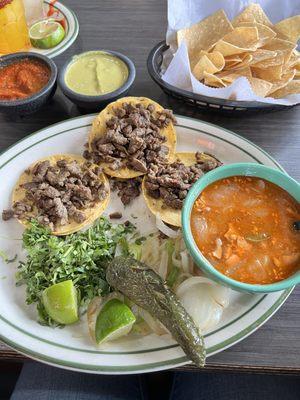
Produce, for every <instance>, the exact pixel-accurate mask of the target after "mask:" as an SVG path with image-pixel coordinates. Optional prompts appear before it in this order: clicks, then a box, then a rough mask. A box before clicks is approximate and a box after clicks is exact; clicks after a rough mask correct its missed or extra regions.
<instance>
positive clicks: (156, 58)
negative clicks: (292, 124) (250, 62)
mask: <svg viewBox="0 0 300 400" xmlns="http://www.w3.org/2000/svg"><path fill="white" fill-rule="evenodd" d="M168 48H169V46H168V45H167V44H166V42H165V41H163V42H160V43H158V44H157V45H156V46H155V47H153V49H152V50H151V51H150V53H149V56H148V59H147V68H148V72H149V75H150V76H151V78H152V79H153V80H154V82H156V83H157V84H158V85H159V86H160V87H161V88H162V90H163V91H164V92H165V93H166V94H167V95H169V96H172V97H173V98H175V99H177V100H179V101H182V102H184V103H186V104H188V105H191V106H194V107H197V108H199V109H201V110H208V111H219V112H222V113H239V114H242V113H246V112H266V111H278V110H283V109H288V108H291V107H293V106H284V105H279V104H267V103H261V102H258V101H233V100H225V99H218V98H215V97H209V96H202V95H200V94H195V93H192V92H188V91H187V90H183V89H179V88H177V87H175V86H172V85H169V84H168V83H166V82H165V81H163V80H162V78H161V65H162V61H163V54H164V52H165V51H166V50H168Z"/></svg>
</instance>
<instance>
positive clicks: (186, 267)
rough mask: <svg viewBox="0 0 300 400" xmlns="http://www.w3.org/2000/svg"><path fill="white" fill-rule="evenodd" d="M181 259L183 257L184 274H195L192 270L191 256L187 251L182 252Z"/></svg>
mask: <svg viewBox="0 0 300 400" xmlns="http://www.w3.org/2000/svg"><path fill="white" fill-rule="evenodd" d="M180 257H181V266H182V270H183V272H186V273H188V272H189V273H191V272H193V271H192V269H193V264H192V262H191V258H190V256H189V254H188V252H187V250H185V251H181V252H180Z"/></svg>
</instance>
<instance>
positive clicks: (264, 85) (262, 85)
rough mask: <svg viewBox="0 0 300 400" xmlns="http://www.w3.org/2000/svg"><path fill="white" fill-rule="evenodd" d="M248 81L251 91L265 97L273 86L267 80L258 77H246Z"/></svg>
mask: <svg viewBox="0 0 300 400" xmlns="http://www.w3.org/2000/svg"><path fill="white" fill-rule="evenodd" d="M248 81H249V83H250V85H251V88H252V90H253V92H254V93H255V94H256V95H257V96H260V97H266V95H267V93H268V92H269V91H270V89H271V88H272V86H273V85H272V83H271V82H267V81H264V80H263V79H259V78H253V77H250V78H248Z"/></svg>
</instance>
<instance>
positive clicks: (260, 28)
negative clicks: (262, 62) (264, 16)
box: [239, 22, 276, 47]
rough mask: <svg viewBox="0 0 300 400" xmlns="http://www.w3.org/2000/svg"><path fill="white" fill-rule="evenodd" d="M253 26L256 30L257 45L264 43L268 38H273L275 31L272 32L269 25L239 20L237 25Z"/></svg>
mask: <svg viewBox="0 0 300 400" xmlns="http://www.w3.org/2000/svg"><path fill="white" fill-rule="evenodd" d="M242 26H244V27H255V28H257V32H258V39H259V47H261V46H263V45H265V44H266V43H268V42H269V41H270V40H272V39H274V38H275V36H276V32H274V31H273V30H272V29H271V28H270V27H269V26H266V25H263V24H259V23H257V22H241V23H240V24H239V27H242Z"/></svg>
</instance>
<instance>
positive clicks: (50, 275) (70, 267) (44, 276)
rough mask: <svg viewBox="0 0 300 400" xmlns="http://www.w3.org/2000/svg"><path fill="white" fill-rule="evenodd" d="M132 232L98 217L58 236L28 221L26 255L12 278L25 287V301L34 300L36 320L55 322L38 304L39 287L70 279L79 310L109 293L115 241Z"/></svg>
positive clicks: (25, 242)
mask: <svg viewBox="0 0 300 400" xmlns="http://www.w3.org/2000/svg"><path fill="white" fill-rule="evenodd" d="M133 231H134V227H133V225H131V224H130V225H127V226H126V225H124V224H118V225H114V224H111V223H110V222H109V221H108V220H107V219H106V218H100V219H98V221H97V222H96V223H95V224H94V225H93V226H92V227H91V228H89V229H87V230H86V231H84V232H77V233H73V234H71V235H67V236H60V237H59V236H54V235H52V234H51V232H50V231H49V230H48V229H47V228H45V227H43V226H41V225H39V224H38V223H37V222H36V221H34V220H32V221H31V223H30V226H29V227H28V228H27V229H26V230H25V232H24V234H23V247H24V249H25V250H26V251H27V258H26V260H25V261H24V262H20V263H19V266H18V272H17V274H16V278H17V285H18V286H19V285H23V284H26V286H27V287H26V302H27V304H32V303H37V311H38V315H39V320H40V322H41V323H43V324H46V325H55V324H54V323H53V321H51V319H50V318H49V317H48V316H47V315H46V313H45V310H44V309H43V306H42V304H41V294H42V292H43V290H44V289H46V288H47V287H49V286H51V285H53V284H55V283H59V282H62V281H65V280H68V279H71V280H72V281H73V283H74V285H75V287H76V288H77V290H78V294H79V304H80V310H81V312H84V311H85V310H86V307H87V305H88V303H89V301H90V300H91V299H92V298H94V297H95V296H104V295H106V294H107V293H109V291H110V287H109V285H108V283H107V282H106V279H105V270H106V265H107V263H108V262H109V261H110V260H111V259H112V258H113V257H114V254H115V250H116V246H117V245H118V243H119V242H120V241H121V242H123V243H124V242H125V241H126V240H127V239H126V238H127V237H128V236H129V234H132V233H133Z"/></svg>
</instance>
